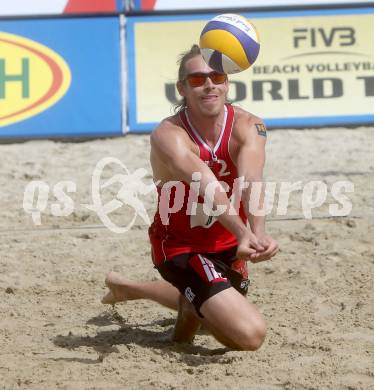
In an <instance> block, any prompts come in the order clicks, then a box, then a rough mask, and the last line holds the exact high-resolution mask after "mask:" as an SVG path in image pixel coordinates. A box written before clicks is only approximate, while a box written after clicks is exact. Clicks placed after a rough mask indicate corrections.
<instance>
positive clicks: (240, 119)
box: [233, 106, 266, 141]
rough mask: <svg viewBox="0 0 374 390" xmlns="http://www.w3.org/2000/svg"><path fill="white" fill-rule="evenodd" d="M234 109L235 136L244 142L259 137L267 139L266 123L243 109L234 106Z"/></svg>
mask: <svg viewBox="0 0 374 390" xmlns="http://www.w3.org/2000/svg"><path fill="white" fill-rule="evenodd" d="M233 109H234V125H233V136H234V137H237V138H238V139H240V140H242V141H244V140H248V137H250V138H253V137H257V136H261V137H265V138H266V126H265V123H264V121H263V120H262V119H261V118H260V117H258V116H257V115H254V114H252V113H251V112H248V111H246V110H244V109H242V108H241V107H238V106H233Z"/></svg>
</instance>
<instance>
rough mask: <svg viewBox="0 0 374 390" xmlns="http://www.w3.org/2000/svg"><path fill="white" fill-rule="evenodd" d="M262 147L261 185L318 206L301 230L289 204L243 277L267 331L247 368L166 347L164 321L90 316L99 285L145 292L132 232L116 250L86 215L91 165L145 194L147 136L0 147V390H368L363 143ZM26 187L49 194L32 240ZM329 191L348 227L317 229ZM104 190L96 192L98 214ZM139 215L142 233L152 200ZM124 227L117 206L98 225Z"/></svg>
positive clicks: (370, 239)
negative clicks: (337, 191) (65, 187)
mask: <svg viewBox="0 0 374 390" xmlns="http://www.w3.org/2000/svg"><path fill="white" fill-rule="evenodd" d="M268 138H269V140H268V145H267V163H266V173H265V176H266V179H267V180H268V181H272V182H277V183H279V182H281V181H287V182H291V183H296V182H298V181H301V182H302V184H306V183H307V182H309V181H312V180H313V181H320V182H321V183H325V185H326V188H327V189H328V194H327V199H326V202H325V204H324V205H322V206H321V207H318V208H316V209H314V210H312V215H313V217H314V218H313V219H306V218H305V215H304V214H303V210H302V207H301V206H302V191H297V192H295V193H294V194H293V195H292V196H291V197H290V203H289V207H288V210H287V211H288V212H287V215H286V216H277V213H276V210H275V209H274V210H273V212H272V214H271V215H270V216H269V221H268V223H267V226H268V231H269V232H270V233H271V234H272V235H273V236H274V237H275V238H276V239H277V240H278V241H279V243H280V248H281V251H280V253H279V254H278V255H277V256H276V257H275V258H274V259H273V260H271V261H268V262H264V263H261V264H256V265H253V264H250V279H251V286H250V290H249V294H248V299H249V300H250V301H252V302H254V303H255V304H256V305H258V307H259V308H260V311H261V312H262V313H263V314H264V316H265V318H266V321H267V324H268V335H267V338H266V341H265V343H264V345H263V346H262V347H261V349H260V350H259V351H257V352H237V351H228V350H227V349H225V348H224V347H223V346H222V345H220V344H219V343H218V342H217V341H215V340H214V339H213V338H212V337H211V336H210V335H209V334H207V333H206V332H204V331H202V332H200V333H199V334H198V335H197V336H196V339H195V341H194V344H193V345H177V344H174V343H172V342H171V341H170V336H171V332H172V328H173V324H174V320H175V316H176V315H175V313H174V312H172V311H171V310H168V309H166V308H163V307H161V306H159V305H157V304H156V303H153V302H150V301H131V302H127V303H126V304H118V305H116V306H115V308H112V307H110V306H104V305H102V304H101V303H100V298H101V297H102V295H103V294H104V292H105V287H104V277H105V274H106V273H107V272H108V271H110V270H114V271H117V272H120V273H121V274H123V275H124V276H125V277H127V278H129V279H133V280H153V279H156V278H159V276H158V274H157V272H156V271H155V270H154V269H153V267H152V263H151V257H150V245H149V242H148V235H147V228H148V226H147V224H146V223H145V222H144V221H143V219H142V218H140V217H139V216H138V217H137V219H136V221H135V223H134V225H133V226H132V227H131V229H130V230H129V231H127V232H125V233H123V234H117V233H114V232H111V231H110V230H108V229H107V228H105V227H104V226H103V224H102V222H101V220H100V219H99V218H98V216H97V214H96V213H95V212H93V211H92V210H89V209H87V208H86V207H85V206H84V205H85V204H91V203H92V199H91V176H92V173H93V171H94V168H95V165H96V163H97V162H98V161H99V160H101V159H102V158H105V157H109V156H110V157H114V158H118V159H119V160H121V161H122V163H123V164H124V165H125V166H126V167H127V169H128V170H129V172H134V171H136V170H137V169H139V168H145V169H146V170H147V174H146V175H145V178H144V179H143V181H144V182H145V183H148V184H150V183H151V182H152V177H151V169H150V165H149V162H148V158H149V136H148V135H127V136H125V137H123V138H117V139H105V140H94V141H87V142H82V143H68V142H64V143H63V142H54V141H38V140H37V141H30V142H26V143H18V144H17V143H16V144H3V145H0V152H1V156H2V158H1V163H0V170H1V171H0V172H1V174H0V188H1V192H0V294H1V300H0V316H1V318H0V378H1V379H0V388H1V389H7V390H8V389H35V390H44V389H45V390H47V389H48V390H51V389H69V390H70V389H79V390H81V389H105V390H109V389H200V388H206V389H255V390H262V389H269V390H270V389H294V390H300V389H350V390H352V389H368V390H369V389H373V388H374V321H373V319H374V315H373V312H374V298H373V296H374V282H373V280H374V279H373V275H374V195H373V194H374V157H373V156H374V129H373V128H357V129H343V128H332V129H317V130H316V129H311V130H302V131H301V130H277V131H270V132H269V137H268ZM115 173H123V169H122V170H121V167H119V166H118V165H116V164H110V165H108V166H107V167H106V168H105V169H104V172H103V176H104V177H105V178H107V179H109V178H110V177H112V176H113V175H114V174H115ZM33 180H41V181H44V182H46V183H47V185H48V186H49V188H50V193H49V200H48V203H47V207H46V209H45V210H44V211H43V212H42V214H41V221H40V222H41V225H39V226H36V225H35V224H34V222H33V220H32V218H31V215H30V214H29V213H26V212H25V210H24V209H23V200H24V191H25V187H26V185H27V184H28V183H30V182H31V181H33ZM60 181H72V182H74V183H76V191H75V192H72V193H70V194H68V195H69V196H70V197H71V199H72V202H73V205H74V212H72V213H70V215H67V216H59V217H58V216H55V215H53V212H52V211H51V210H56V208H54V209H53V208H52V209H51V206H53V204H55V206H56V204H57V203H58V202H57V201H56V197H55V195H54V194H53V188H54V186H55V185H56V184H57V183H58V182H60ZM336 181H350V182H352V183H354V189H355V191H354V192H353V193H347V194H346V196H347V197H348V198H349V200H350V202H352V205H353V207H352V211H351V214H350V216H349V217H335V218H327V217H328V216H329V205H331V204H332V203H336V201H334V199H333V197H332V196H331V188H332V185H333V184H334V183H335V182H336ZM47 188H48V187H47ZM118 190H119V186H118V185H115V184H114V185H112V186H109V187H108V188H107V189H105V190H103V202H104V203H105V202H109V201H110V200H111V199H113V197H114V196H115V195H116V193H117V191H118ZM139 199H141V200H142V201H143V202H144V204H145V206H146V210H147V212H148V214H149V217H150V218H152V217H153V213H154V210H155V200H156V197H155V194H154V193H150V194H147V195H139ZM54 213H55V214H56V211H54ZM133 215H134V212H133V209H132V208H131V207H129V206H123V207H121V208H119V209H118V210H115V211H113V213H112V214H111V215H110V217H111V219H112V220H113V221H114V222H116V223H117V224H120V225H124V226H125V225H127V224H128V223H130V221H131V219H132V217H133ZM282 218H288V219H286V220H281V219H282Z"/></svg>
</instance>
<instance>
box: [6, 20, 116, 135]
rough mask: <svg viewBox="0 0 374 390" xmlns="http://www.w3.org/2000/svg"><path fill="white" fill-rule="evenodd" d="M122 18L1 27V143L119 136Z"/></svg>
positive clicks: (11, 23)
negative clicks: (23, 138)
mask: <svg viewBox="0 0 374 390" xmlns="http://www.w3.org/2000/svg"><path fill="white" fill-rule="evenodd" d="M119 47H120V43H119V20H118V18H117V17H100V18H99V17H92V18H72V19H50V20H49V19H43V20H42V19H40V20H18V21H16V20H9V21H0V137H3V138H13V137H27V138H29V137H43V138H45V137H67V136H68V137H72V136H73V137H74V136H77V137H81V136H106V135H119V134H122V130H121V128H122V124H121V80H120V50H119Z"/></svg>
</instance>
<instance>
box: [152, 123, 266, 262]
mask: <svg viewBox="0 0 374 390" xmlns="http://www.w3.org/2000/svg"><path fill="white" fill-rule="evenodd" d="M173 127H174V128H173ZM185 137H186V135H185V134H181V132H180V129H179V128H178V127H177V126H175V125H173V124H170V123H166V124H165V123H163V124H161V125H160V127H159V128H158V129H156V130H155V131H154V132H153V133H152V136H151V145H152V151H153V153H155V154H156V155H157V158H159V159H160V160H161V161H162V162H163V163H164V164H165V165H166V166H167V167H168V171H169V172H170V176H171V178H172V179H171V180H180V181H184V182H185V183H188V184H190V183H191V182H192V174H193V173H195V172H199V173H200V174H201V179H200V189H199V195H200V196H202V197H205V196H209V198H210V199H209V201H210V202H211V204H212V205H213V208H214V209H216V208H217V207H219V206H224V207H223V209H224V210H225V211H224V212H223V213H222V214H221V215H219V216H218V217H217V219H218V221H219V222H220V223H221V224H222V225H223V226H225V228H226V229H228V230H229V231H230V232H231V233H232V234H234V235H235V236H236V237H237V239H238V241H239V243H242V244H243V247H242V248H241V252H242V255H243V256H248V255H249V254H251V253H254V252H255V250H253V249H251V248H250V247H252V248H256V249H262V247H261V246H260V245H258V243H257V238H256V237H255V236H254V235H253V234H248V233H251V232H250V231H249V229H248V228H247V227H246V226H245V224H244V223H243V221H242V220H241V218H240V217H239V216H238V215H230V200H229V199H228V197H227V194H226V192H225V190H224V188H223V186H222V185H221V184H220V182H219V181H218V180H217V178H216V176H215V175H214V173H213V172H212V171H211V169H210V168H209V167H208V166H207V165H206V164H205V163H204V162H203V161H202V160H201V159H200V158H199V157H198V156H197V155H196V154H195V153H194V152H193V151H192V150H191V148H190V146H189V145H188V142H186V139H185ZM208 186H209V187H210V188H213V189H215V191H206V189H207V187H208ZM204 201H206V199H205V198H204ZM231 214H233V213H231Z"/></svg>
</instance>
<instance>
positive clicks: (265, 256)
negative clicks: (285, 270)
mask: <svg viewBox="0 0 374 390" xmlns="http://www.w3.org/2000/svg"><path fill="white" fill-rule="evenodd" d="M256 236H257V239H258V242H259V244H260V245H261V246H263V247H264V250H263V251H261V252H259V251H257V252H256V253H253V254H251V255H250V256H249V259H250V261H251V262H252V263H259V262H260V261H265V260H270V259H271V258H272V257H273V256H274V255H275V254H276V253H277V252H278V250H279V245H278V242H277V241H275V240H274V239H273V238H272V237H271V236H269V235H267V234H261V235H256Z"/></svg>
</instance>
